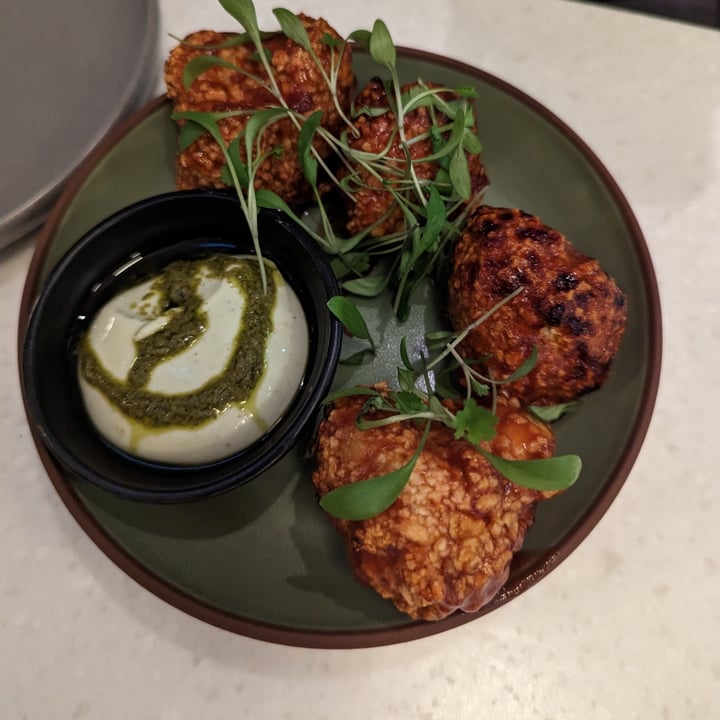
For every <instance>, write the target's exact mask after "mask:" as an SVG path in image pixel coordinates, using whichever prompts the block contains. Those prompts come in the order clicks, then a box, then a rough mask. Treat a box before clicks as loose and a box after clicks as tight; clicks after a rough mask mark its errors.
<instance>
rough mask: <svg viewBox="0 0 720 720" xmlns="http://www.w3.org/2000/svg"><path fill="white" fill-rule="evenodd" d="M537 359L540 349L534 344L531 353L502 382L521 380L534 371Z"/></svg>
mask: <svg viewBox="0 0 720 720" xmlns="http://www.w3.org/2000/svg"><path fill="white" fill-rule="evenodd" d="M537 359H538V351H537V347H535V345H533V348H532V350H531V351H530V354H529V355H528V356H527V357H526V358H525V360H523V362H522V365H520V367H519V368H518V369H517V370H515V372H513V373H512V374H511V375H508V376H507V377H506V378H505V379H504V380H503V381H502V384H507V383H511V382H515V381H516V380H520V378H524V377H525V376H526V375H527V374H528V373H530V372H532V370H533V368H534V367H535V365H537Z"/></svg>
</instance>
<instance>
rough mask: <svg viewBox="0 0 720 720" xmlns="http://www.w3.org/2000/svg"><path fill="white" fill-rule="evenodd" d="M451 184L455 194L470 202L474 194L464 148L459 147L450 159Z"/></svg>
mask: <svg viewBox="0 0 720 720" xmlns="http://www.w3.org/2000/svg"><path fill="white" fill-rule="evenodd" d="M449 172H450V182H451V183H452V186H453V188H455V192H456V193H457V194H458V195H459V196H460V197H461V198H462V199H463V200H469V199H470V193H471V192H472V184H471V181H470V170H469V169H468V164H467V156H466V155H465V151H464V150H463V148H462V145H458V146H457V148H456V149H455V151H454V152H453V154H452V156H451V158H450V168H449Z"/></svg>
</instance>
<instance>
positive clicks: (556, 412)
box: [528, 402, 577, 423]
mask: <svg viewBox="0 0 720 720" xmlns="http://www.w3.org/2000/svg"><path fill="white" fill-rule="evenodd" d="M576 405H577V402H567V403H559V404H558V405H530V407H529V408H528V410H530V412H531V413H532V414H533V415H534V416H535V417H536V418H538V419H540V420H542V421H543V422H547V423H551V422H555V421H556V420H559V419H560V418H561V417H562V416H563V415H564V414H565V413H566V412H568V410H570V409H571V408H573V407H575V406H576Z"/></svg>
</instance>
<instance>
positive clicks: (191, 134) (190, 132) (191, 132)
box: [178, 122, 232, 184]
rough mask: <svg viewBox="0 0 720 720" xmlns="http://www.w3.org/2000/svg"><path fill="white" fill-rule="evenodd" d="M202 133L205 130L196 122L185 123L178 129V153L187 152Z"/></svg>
mask: <svg viewBox="0 0 720 720" xmlns="http://www.w3.org/2000/svg"><path fill="white" fill-rule="evenodd" d="M204 132H205V128H204V127H203V126H202V125H198V124H197V123H196V122H186V123H185V124H184V125H183V126H182V127H181V128H180V135H179V136H178V152H183V151H185V150H187V149H188V148H189V147H190V146H191V145H192V144H193V143H194V142H195V141H196V140H197V139H198V138H199V137H200V136H201V135H202V134H203V133H204ZM226 184H232V183H226Z"/></svg>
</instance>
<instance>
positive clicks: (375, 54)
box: [369, 19, 397, 69]
mask: <svg viewBox="0 0 720 720" xmlns="http://www.w3.org/2000/svg"><path fill="white" fill-rule="evenodd" d="M369 49H370V55H371V56H372V59H373V60H374V61H375V62H376V63H377V64H378V65H384V66H385V67H387V68H389V69H392V68H394V67H395V61H396V59H397V54H396V52H395V45H394V44H393V40H392V36H391V35H390V31H389V30H388V27H387V25H386V24H385V23H384V22H383V21H382V20H380V19H378V20H376V21H375V24H374V25H373V29H372V34H371V35H370V43H369Z"/></svg>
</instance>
